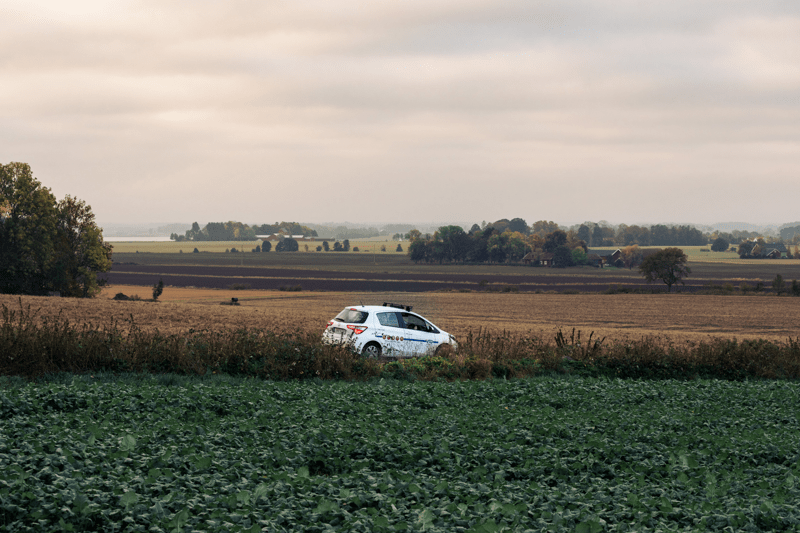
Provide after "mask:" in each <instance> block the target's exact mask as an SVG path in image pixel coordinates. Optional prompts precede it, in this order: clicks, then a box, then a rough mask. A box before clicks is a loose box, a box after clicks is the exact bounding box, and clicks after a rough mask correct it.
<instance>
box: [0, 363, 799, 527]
mask: <svg viewBox="0 0 800 533" xmlns="http://www.w3.org/2000/svg"><path fill="white" fill-rule="evenodd" d="M799 392H800V386H799V385H798V383H796V382H788V381H782V382H777V381H744V382H725V381H706V380H696V381H689V382H676V381H623V380H606V379H592V378H575V377H561V378H553V377H541V378H533V379H525V380H511V381H505V380H493V381H483V382H453V383H442V382H403V381H395V380H385V381H372V382H368V383H354V382H337V381H334V382H316V383H315V382H308V381H307V382H297V381H295V382H269V381H257V380H235V379H232V378H224V377H212V378H205V379H200V378H195V379H188V378H183V377H179V376H174V375H163V376H130V377H127V378H125V379H123V378H120V377H112V376H110V375H107V374H102V375H96V376H90V375H82V376H75V377H72V376H69V375H60V376H57V380H55V381H51V382H40V383H25V382H23V381H21V380H17V379H11V378H3V380H0V529H2V530H3V531H36V532H41V531H186V532H188V531H234V532H235V531H250V532H255V531H320V532H321V531H365V532H367V531H369V532H372V531H401V530H412V531H448V532H449V531H475V532H478V531H581V532H584V531H585V532H600V531H658V530H660V531H703V530H705V531H787V530H792V531H796V530H797V529H798V524H800V508H798V506H797V502H798V500H800V483H799V482H798V477H799V476H800V454H799V453H798V445H797V443H798V442H800V422H798V416H797V401H798V393H799Z"/></svg>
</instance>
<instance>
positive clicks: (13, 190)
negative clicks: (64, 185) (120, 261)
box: [0, 163, 111, 297]
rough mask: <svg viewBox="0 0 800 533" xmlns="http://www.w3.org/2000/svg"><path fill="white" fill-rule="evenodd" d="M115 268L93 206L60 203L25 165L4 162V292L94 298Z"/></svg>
mask: <svg viewBox="0 0 800 533" xmlns="http://www.w3.org/2000/svg"><path fill="white" fill-rule="evenodd" d="M110 269H111V246H110V245H108V244H106V243H104V242H103V234H102V230H101V229H100V228H98V227H97V225H96V224H95V221H94V214H93V213H92V210H91V207H89V206H88V205H87V204H86V203H84V202H83V201H81V200H78V199H76V198H73V197H71V196H67V197H66V198H65V199H64V200H62V201H61V202H56V199H55V197H54V196H53V194H52V193H51V192H50V189H48V188H46V187H43V186H42V184H41V183H40V182H39V181H38V180H37V179H36V178H34V177H33V174H32V172H31V168H30V166H29V165H27V164H25V163H9V164H7V165H2V164H0V292H4V293H21V294H46V293H47V292H48V291H59V292H61V294H62V295H64V296H78V297H81V296H82V297H86V296H94V295H95V294H96V293H97V292H98V291H99V290H100V283H99V282H98V278H97V274H99V273H102V272H108V271H109V270H110Z"/></svg>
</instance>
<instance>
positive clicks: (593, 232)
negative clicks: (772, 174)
mask: <svg viewBox="0 0 800 533" xmlns="http://www.w3.org/2000/svg"><path fill="white" fill-rule="evenodd" d="M443 227H445V226H443ZM459 227H462V229H463V230H464V231H465V232H467V228H466V227H463V226H459ZM488 227H491V228H493V231H494V233H497V234H502V233H505V232H510V233H519V234H520V235H522V236H530V235H539V236H540V237H542V238H544V237H545V236H546V235H547V234H549V233H552V232H553V231H555V230H559V229H560V230H562V231H564V232H565V233H567V234H568V235H569V236H570V238H571V239H574V240H580V241H583V242H584V243H585V244H586V246H589V247H603V246H631V245H634V244H635V245H639V246H705V245H706V244H710V243H713V242H715V241H716V240H717V239H722V240H724V241H726V242H727V243H729V244H731V245H737V244H739V243H741V242H742V241H747V240H750V241H752V240H754V239H757V238H761V237H765V235H763V234H761V233H759V232H755V231H744V230H734V231H730V232H724V231H712V232H704V231H701V230H699V229H697V228H696V227H694V226H691V225H665V224H655V225H651V226H637V225H630V226H629V225H627V224H619V225H616V226H613V225H611V224H608V223H606V222H603V221H601V222H598V223H595V222H584V223H583V224H580V225H574V226H571V227H566V226H561V225H559V224H557V223H556V222H553V221H547V220H539V221H537V222H534V223H533V224H531V225H528V223H527V222H526V221H525V220H524V219H521V218H513V219H510V220H509V219H505V218H504V219H500V220H497V221H495V222H491V223H487V222H485V221H484V222H482V223H480V224H473V225H472V227H471V228H470V229H469V230H468V233H470V234H474V233H475V232H476V231H484V230H486V228H488ZM424 229H428V231H420V230H419V229H418V228H417V227H415V226H414V225H411V224H390V225H385V226H381V227H380V228H377V227H371V226H370V227H355V228H354V227H348V226H344V225H338V226H332V225H330V226H325V225H317V224H308V225H302V224H299V223H297V222H276V223H275V224H261V225H258V224H253V225H248V224H243V223H241V222H234V221H228V222H209V223H208V224H206V225H205V226H203V227H202V228H201V227H200V225H199V224H198V223H197V222H195V223H194V224H192V227H191V228H190V229H188V230H187V231H186V233H185V234H184V235H179V234H177V233H172V234H171V235H170V239H172V240H174V241H254V240H256V239H257V236H258V235H272V234H276V233H279V234H283V235H303V236H304V237H324V238H334V239H340V240H343V239H350V240H352V239H366V238H370V237H378V236H381V235H383V236H386V237H389V236H391V237H392V238H393V239H395V240H409V236H410V235H412V234H414V233H418V234H420V235H421V236H422V237H425V236H426V235H427V236H429V237H430V236H432V234H433V233H434V232H435V231H436V230H433V229H432V228H424ZM765 240H766V242H783V243H784V244H798V243H800V224H799V225H796V226H786V227H783V228H782V229H781V230H780V235H779V236H766V239H765Z"/></svg>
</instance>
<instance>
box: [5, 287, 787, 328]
mask: <svg viewBox="0 0 800 533" xmlns="http://www.w3.org/2000/svg"><path fill="white" fill-rule="evenodd" d="M117 292H122V293H124V294H127V295H138V296H140V297H142V298H149V297H150V296H151V294H150V288H149V287H141V286H112V287H107V288H106V289H105V290H104V291H103V293H102V294H101V295H100V297H99V298H97V299H94V300H76V299H66V298H47V297H22V298H21V299H20V298H19V297H16V296H8V295H2V296H0V303H2V304H3V305H5V306H6V307H7V308H9V309H18V308H19V307H20V302H21V305H22V306H23V307H25V308H27V307H28V306H30V309H31V311H35V312H36V314H37V316H38V317H39V318H40V319H41V318H45V317H56V316H59V315H60V316H61V317H66V318H69V319H70V320H71V321H72V322H74V323H77V324H82V323H87V324H92V325H95V326H104V325H108V324H110V323H111V322H112V321H113V322H116V324H117V326H118V327H121V328H126V327H129V325H130V324H135V325H136V326H137V327H139V328H142V329H145V330H155V329H158V330H159V331H161V332H163V333H176V334H177V333H185V332H187V331H189V330H190V329H195V330H202V329H220V328H241V327H246V328H252V329H261V330H270V331H286V330H299V331H303V332H308V331H319V332H321V331H322V330H323V328H324V327H325V324H326V323H327V322H328V320H330V319H331V318H333V317H334V316H335V315H336V314H337V313H338V312H339V311H341V309H342V308H343V307H345V306H347V305H354V304H358V303H364V304H375V303H382V302H384V301H393V302H398V303H404V304H408V305H413V306H414V310H415V311H417V312H419V313H420V314H422V315H424V316H426V317H427V318H429V319H430V320H431V321H433V322H434V323H435V324H436V325H438V326H439V327H441V328H442V329H444V330H446V331H448V332H450V333H452V334H454V335H456V336H464V335H466V334H468V333H469V332H472V333H473V334H476V333H478V332H479V331H482V332H488V333H492V334H498V333H502V332H507V333H509V334H513V335H529V334H530V335H536V336H541V337H544V338H547V339H552V337H553V336H554V335H555V333H556V332H557V330H558V329H559V328H561V329H562V330H564V331H566V332H570V331H571V330H572V328H575V329H576V330H578V331H581V332H582V334H583V335H584V336H587V335H589V333H591V332H594V334H595V336H598V335H599V336H602V337H607V338H608V339H609V340H620V341H621V340H624V339H640V338H642V337H646V336H657V337H662V338H664V340H665V341H668V342H670V341H671V342H681V341H692V342H697V341H702V340H707V339H708V338H709V337H718V338H737V339H756V338H760V339H769V340H776V341H783V340H786V339H787V338H789V337H792V338H794V337H798V336H800V328H798V325H797V317H798V316H800V298H789V297H775V296H766V295H763V296H715V295H692V294H671V295H670V294H652V295H643V294H615V295H605V294H575V295H572V294H530V293H355V292H353V293H343V292H319V293H310V292H299V293H291V292H282V291H257V290H244V291H230V290H227V291H226V290H213V289H188V288H175V287H167V288H165V290H164V293H163V294H162V296H161V298H160V301H159V302H148V301H114V300H112V299H111V298H112V297H113V296H114V294H116V293H117ZM232 297H236V298H238V302H239V305H237V306H231V305H221V304H222V303H229V302H230V300H231V298H232Z"/></svg>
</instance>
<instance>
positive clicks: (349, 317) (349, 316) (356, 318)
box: [328, 308, 369, 324]
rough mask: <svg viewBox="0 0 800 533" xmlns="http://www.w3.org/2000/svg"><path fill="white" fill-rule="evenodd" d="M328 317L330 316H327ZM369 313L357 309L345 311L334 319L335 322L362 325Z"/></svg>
mask: <svg viewBox="0 0 800 533" xmlns="http://www.w3.org/2000/svg"><path fill="white" fill-rule="evenodd" d="M328 316H330V315H328ZM368 316H369V313H367V312H366V311H359V310H357V309H350V308H348V309H345V310H344V311H342V312H341V313H339V314H338V315H336V318H334V320H335V321H337V322H347V323H348V324H363V323H364V322H366V320H367V317H368Z"/></svg>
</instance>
